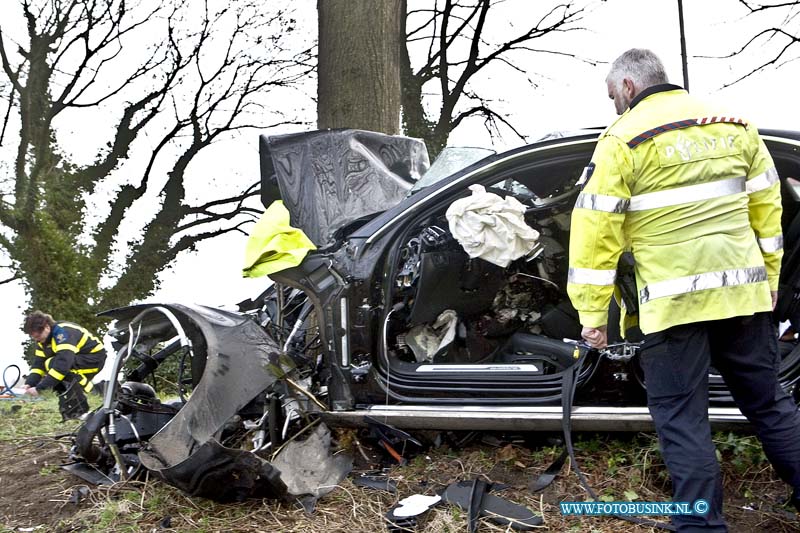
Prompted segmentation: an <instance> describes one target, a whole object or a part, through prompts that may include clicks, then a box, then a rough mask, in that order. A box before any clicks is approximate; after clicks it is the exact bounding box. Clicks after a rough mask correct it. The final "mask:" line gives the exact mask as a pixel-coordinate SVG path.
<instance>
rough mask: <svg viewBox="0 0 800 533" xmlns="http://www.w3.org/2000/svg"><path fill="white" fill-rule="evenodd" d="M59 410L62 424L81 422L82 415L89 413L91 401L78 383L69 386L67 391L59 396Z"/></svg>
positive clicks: (74, 382)
mask: <svg viewBox="0 0 800 533" xmlns="http://www.w3.org/2000/svg"><path fill="white" fill-rule="evenodd" d="M58 410H59V412H60V413H61V420H62V422H66V421H67V420H80V417H81V415H83V414H85V413H88V412H89V401H88V400H87V399H86V395H85V394H84V393H83V389H82V388H81V387H80V385H79V384H78V382H77V381H73V382H72V383H70V384H69V385H68V386H67V390H66V391H64V392H63V393H61V394H59V395H58Z"/></svg>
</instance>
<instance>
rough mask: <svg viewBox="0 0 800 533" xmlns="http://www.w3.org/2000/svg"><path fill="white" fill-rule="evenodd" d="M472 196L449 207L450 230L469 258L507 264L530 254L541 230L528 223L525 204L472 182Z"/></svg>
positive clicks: (502, 265)
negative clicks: (503, 196) (488, 190)
mask: <svg viewBox="0 0 800 533" xmlns="http://www.w3.org/2000/svg"><path fill="white" fill-rule="evenodd" d="M470 190H471V191H472V195H471V196H468V197H467V198H462V199H461V200H456V201H455V202H453V204H452V205H451V206H450V207H449V208H448V209H447V213H446V216H447V221H448V223H449V225H450V232H451V233H452V234H453V237H455V238H456V240H457V241H458V242H459V244H461V246H462V247H463V248H464V251H465V252H467V254H468V255H469V256H470V257H479V258H481V259H484V260H486V261H489V262H490V263H493V264H495V265H498V266H501V267H503V268H505V267H507V266H508V264H509V263H511V261H513V260H515V259H518V258H520V257H522V256H524V255H526V254H527V253H529V252H530V251H531V250H532V249H533V247H534V245H535V244H536V241H537V239H539V232H538V231H536V230H535V229H533V228H531V227H530V226H528V225H527V224H526V223H525V206H524V205H522V204H521V203H520V202H519V201H518V200H517V199H516V198H513V197H511V196H508V197H506V198H502V197H501V196H498V195H497V194H493V193H490V192H486V189H485V188H484V187H483V185H472V186H471V187H470Z"/></svg>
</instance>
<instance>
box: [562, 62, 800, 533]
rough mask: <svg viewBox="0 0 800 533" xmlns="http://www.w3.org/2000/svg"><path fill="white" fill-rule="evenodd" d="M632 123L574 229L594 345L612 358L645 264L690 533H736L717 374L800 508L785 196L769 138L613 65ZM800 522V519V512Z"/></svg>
mask: <svg viewBox="0 0 800 533" xmlns="http://www.w3.org/2000/svg"><path fill="white" fill-rule="evenodd" d="M606 82H607V86H608V96H609V98H611V99H612V100H614V105H615V107H616V110H617V113H618V114H620V115H621V116H620V117H619V118H618V119H617V120H616V121H615V122H614V123H613V124H612V125H611V126H610V127H609V128H608V129H607V130H606V131H605V132H604V133H603V134H602V135H601V137H600V139H599V141H598V144H597V147H596V149H595V152H594V155H593V156H592V161H591V163H590V164H589V166H587V167H586V170H585V171H584V175H583V176H582V177H581V185H582V186H583V189H582V191H581V193H580V195H579V196H578V199H577V202H576V205H575V210H574V211H573V215H572V228H571V234H570V235H571V238H570V251H569V256H570V261H569V263H570V264H569V280H568V286H567V290H568V293H569V296H570V299H571V300H572V303H573V305H574V306H575V308H576V309H577V310H578V312H579V315H580V320H581V324H582V325H583V337H584V339H585V340H586V341H587V342H588V343H589V344H591V345H592V346H594V347H596V348H601V347H603V346H605V345H606V343H607V337H606V334H607V329H606V328H607V320H608V307H609V303H610V299H611V297H612V294H613V292H614V283H615V277H616V268H617V262H618V260H619V257H620V254H621V253H622V252H623V251H630V252H632V254H633V257H634V260H635V273H636V282H637V288H638V304H639V311H638V318H639V326H640V327H641V330H642V332H643V333H644V334H645V342H644V345H643V347H642V350H641V356H640V361H641V365H642V368H643V371H644V375H645V381H646V385H647V396H648V407H649V409H650V413H651V415H652V417H653V421H654V423H655V426H656V430H657V432H658V435H659V439H660V444H661V450H662V454H663V456H664V460H665V462H666V464H667V467H668V469H669V471H670V474H671V476H672V481H673V490H674V501H682V502H693V501H696V500H700V499H703V500H706V502H708V503H709V511H708V513H706V514H705V515H699V514H698V515H692V516H675V517H673V522H674V523H675V525H676V526H677V529H678V531H726V526H725V521H724V519H723V517H722V486H721V478H720V471H719V465H718V463H717V459H716V454H715V450H714V445H713V443H712V441H711V430H710V426H709V423H708V370H709V365H713V366H714V367H715V368H716V369H717V370H718V371H719V372H720V373H721V374H722V376H723V378H724V379H725V382H726V384H727V386H728V388H729V389H730V391H731V393H732V395H733V398H734V399H735V401H736V402H737V405H738V406H739V408H740V410H741V411H742V413H743V414H744V415H745V416H747V418H748V419H749V420H750V422H751V423H752V424H753V425H754V427H755V428H756V431H757V434H758V436H759V438H760V439H761V441H762V444H763V446H764V450H765V452H766V454H767V457H768V458H769V459H770V461H771V462H772V464H773V466H774V467H775V470H776V471H777V473H778V475H779V476H780V477H781V478H782V479H784V480H785V481H786V482H787V483H789V484H790V485H791V486H792V487H793V489H794V493H793V501H794V503H795V505H800V416H798V412H797V406H796V405H795V403H794V401H793V400H792V399H791V397H790V396H789V395H787V394H786V393H785V392H784V391H783V390H782V389H781V388H780V386H779V384H778V379H777V366H778V362H779V355H778V350H777V339H776V331H775V328H774V326H773V322H772V317H771V311H772V309H773V307H774V305H775V301H776V296H777V289H778V276H779V273H780V264H781V257H782V255H783V236H782V234H781V198H780V182H779V179H778V174H777V172H776V170H775V166H774V164H773V162H772V158H771V157H770V155H769V153H768V152H767V149H766V147H765V145H764V143H763V141H762V140H761V138H760V137H759V134H758V131H757V130H756V128H755V127H754V126H752V125H750V124H748V123H747V122H746V121H744V120H743V119H741V118H739V117H735V116H731V115H729V114H726V113H723V112H720V111H719V110H717V109H714V108H712V107H710V106H709V105H707V104H705V103H702V102H700V101H698V100H696V99H694V98H693V97H691V96H689V94H688V93H687V92H686V91H685V90H683V89H682V88H680V87H678V86H675V85H670V84H669V83H668V81H667V76H666V74H665V71H664V67H663V65H662V63H661V61H660V60H659V59H658V57H657V56H655V55H654V54H653V53H652V52H650V51H649V50H641V49H632V50H629V51H627V52H625V53H624V54H622V55H621V56H620V57H619V58H618V59H617V60H616V61H615V62H614V63H613V65H612V67H611V71H610V73H609V75H608V77H607V78H606ZM798 509H799V510H800V507H798Z"/></svg>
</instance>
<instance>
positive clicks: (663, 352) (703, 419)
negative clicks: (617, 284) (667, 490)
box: [641, 313, 800, 532]
mask: <svg viewBox="0 0 800 533" xmlns="http://www.w3.org/2000/svg"><path fill="white" fill-rule="evenodd" d="M779 363H780V356H779V355H778V347H777V339H776V331H775V330H774V327H773V325H772V320H771V315H770V314H769V313H758V314H756V315H753V316H744V317H735V318H729V319H725V320H715V321H709V322H700V323H695V324H686V325H681V326H675V327H672V328H669V329H667V330H664V331H660V332H658V333H652V334H649V335H647V336H646V337H645V343H644V345H643V347H642V353H641V364H642V368H643V370H644V376H645V381H646V383H647V404H648V407H649V408H650V414H651V415H652V417H653V421H654V422H655V426H656V431H657V432H658V438H659V442H660V444H661V453H662V455H663V457H664V462H665V463H666V465H667V468H668V469H669V473H670V476H671V477H672V486H673V501H676V502H678V501H680V502H689V503H690V505H691V504H692V502H694V501H695V500H698V499H704V500H706V501H708V503H709V512H708V514H706V515H705V516H702V515H692V516H675V517H673V523H674V524H675V525H676V526H677V530H678V531H681V532H690V531H727V529H726V527H725V520H724V518H723V516H722V479H721V476H720V469H719V464H718V463H717V458H716V452H715V448H714V444H713V443H712V441H711V428H710V425H709V423H708V368H709V364H711V365H713V366H714V367H715V368H716V369H717V370H718V371H719V372H720V374H721V375H722V377H723V378H724V380H725V384H726V385H727V386H728V389H729V390H730V391H731V393H732V395H733V398H734V400H736V404H737V405H738V407H739V409H740V410H741V411H742V414H744V415H745V416H746V417H747V419H748V420H749V421H750V422H751V424H752V425H753V427H754V428H755V431H756V434H757V435H758V438H759V439H760V440H761V443H762V445H763V447H764V452H765V454H766V456H767V458H768V459H769V460H770V462H771V463H772V466H773V467H774V468H775V471H776V472H777V474H778V476H779V477H780V478H781V479H783V480H784V481H786V482H787V483H788V484H789V485H791V486H792V487H794V488H796V489H800V415H798V411H797V406H796V405H795V403H794V401H793V400H792V398H791V397H790V396H789V395H788V394H786V393H785V392H784V391H783V390H782V389H781V388H780V385H779V384H778V365H779Z"/></svg>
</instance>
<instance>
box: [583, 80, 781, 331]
mask: <svg viewBox="0 0 800 533" xmlns="http://www.w3.org/2000/svg"><path fill="white" fill-rule="evenodd" d="M631 104H632V105H631V107H630V108H629V109H628V110H627V111H626V112H625V113H623V114H622V115H621V116H620V117H619V118H618V119H617V120H616V121H615V122H614V124H612V125H611V126H610V127H609V128H608V129H607V130H606V131H605V132H604V133H603V134H602V135H601V137H600V139H599V141H598V144H597V147H596V149H595V152H594V155H593V156H592V162H591V163H590V165H589V166H588V167H587V170H586V171H585V172H584V179H585V178H588V181H585V185H584V188H583V190H582V192H581V194H580V195H579V196H578V199H577V201H576V204H575V209H574V211H573V213H572V227H571V234H570V249H569V256H570V257H569V267H570V268H569V280H568V285H567V291H568V293H569V296H570V299H571V300H572V303H573V305H574V306H575V308H576V309H577V310H578V312H579V314H580V320H581V323H582V324H583V325H584V326H587V327H598V326H601V325H604V324H606V322H607V316H608V306H609V303H610V299H611V297H612V293H613V291H614V281H615V276H616V267H617V261H618V259H619V256H620V254H621V252H622V251H623V250H631V251H632V252H633V256H634V259H635V261H636V282H637V287H638V296H639V325H640V327H641V329H642V331H643V332H644V333H653V332H656V331H661V330H664V329H666V328H669V327H671V326H676V325H679V324H687V323H692V322H699V321H705V320H716V319H723V318H729V317H733V316H746V315H751V314H753V313H756V312H760V311H769V310H770V309H771V308H772V305H771V298H770V290H772V291H776V290H777V289H778V275H779V273H780V264H781V257H782V256H783V236H782V233H781V201H780V183H779V179H778V174H777V172H776V170H775V166H774V164H773V162H772V158H771V157H770V155H769V153H768V152H767V149H766V146H765V145H764V142H763V141H762V140H761V138H760V137H759V135H758V132H757V130H756V128H755V127H754V126H752V125H748V124H747V123H746V122H745V121H743V120H740V119H738V118H736V117H731V116H729V115H723V114H721V113H719V112H718V111H717V110H715V109H712V108H710V107H709V106H708V105H707V104H704V103H701V102H700V101H698V100H696V99H695V98H693V97H691V96H689V94H687V92H686V91H684V90H683V89H681V88H680V87H677V86H674V85H659V86H655V87H651V88H649V89H647V90H646V91H643V92H642V94H640V95H639V96H638V97H637V98H636V99H634V101H633V102H632V103H631Z"/></svg>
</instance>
